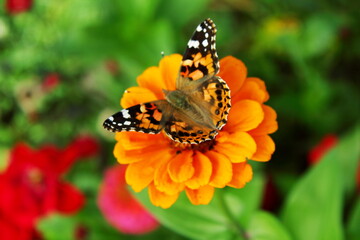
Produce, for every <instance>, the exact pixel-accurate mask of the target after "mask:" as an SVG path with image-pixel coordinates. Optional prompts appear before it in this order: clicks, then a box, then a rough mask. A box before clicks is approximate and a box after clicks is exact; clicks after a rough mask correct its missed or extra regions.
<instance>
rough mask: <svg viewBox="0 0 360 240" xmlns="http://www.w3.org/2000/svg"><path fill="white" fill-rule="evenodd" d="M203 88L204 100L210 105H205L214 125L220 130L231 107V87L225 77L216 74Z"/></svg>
mask: <svg viewBox="0 0 360 240" xmlns="http://www.w3.org/2000/svg"><path fill="white" fill-rule="evenodd" d="M201 89H202V92H203V101H204V102H205V103H208V107H206V106H205V107H206V108H208V109H209V111H210V115H211V118H212V120H213V125H214V126H216V129H218V130H220V129H221V128H222V127H223V126H224V125H225V124H226V122H227V116H228V114H229V111H230V108H231V101H230V100H231V98H230V88H229V86H228V85H227V84H226V82H225V81H224V80H223V79H221V78H220V77H218V76H214V77H213V78H211V79H210V80H208V81H206V82H205V83H204V84H203V85H202V87H201ZM205 107H204V108H205Z"/></svg>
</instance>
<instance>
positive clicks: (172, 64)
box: [159, 54, 182, 90]
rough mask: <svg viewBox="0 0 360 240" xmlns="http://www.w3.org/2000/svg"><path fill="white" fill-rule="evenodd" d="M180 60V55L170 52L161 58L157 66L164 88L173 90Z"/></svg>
mask: <svg viewBox="0 0 360 240" xmlns="http://www.w3.org/2000/svg"><path fill="white" fill-rule="evenodd" d="M181 60H182V56H181V55H180V54H171V55H168V56H165V57H163V58H162V59H161V61H160V64H159V67H160V72H161V74H162V79H163V81H164V84H165V89H166V90H175V83H176V79H177V77H178V75H179V71H180V64H181Z"/></svg>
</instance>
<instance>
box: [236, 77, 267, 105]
mask: <svg viewBox="0 0 360 240" xmlns="http://www.w3.org/2000/svg"><path fill="white" fill-rule="evenodd" d="M242 99H250V100H254V101H257V102H259V103H263V102H266V101H267V100H268V99H269V93H268V92H267V91H266V87H265V83H264V81H263V80H261V79H259V78H247V79H246V81H245V83H244V84H243V85H242V87H241V89H240V90H239V91H238V92H237V94H236V95H234V96H233V98H232V99H231V101H232V102H233V103H235V102H237V101H240V100H242Z"/></svg>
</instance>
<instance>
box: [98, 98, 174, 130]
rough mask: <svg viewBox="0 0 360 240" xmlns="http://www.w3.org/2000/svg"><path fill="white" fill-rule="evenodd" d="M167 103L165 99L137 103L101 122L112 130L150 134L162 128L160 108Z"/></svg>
mask: <svg viewBox="0 0 360 240" xmlns="http://www.w3.org/2000/svg"><path fill="white" fill-rule="evenodd" d="M164 105H168V103H167V102H166V101H165V100H159V101H154V102H149V103H142V104H138V105H135V106H132V107H129V108H126V109H123V110H121V111H120V112H117V113H115V114H114V115H112V116H111V117H109V118H108V119H106V120H105V121H104V123H103V126H104V128H106V129H107V130H109V131H112V132H124V131H136V132H144V133H150V134H156V133H159V132H160V131H161V130H162V128H163V127H162V126H163V124H162V122H163V120H164V119H163V114H162V110H161V109H162V108H163V106H164Z"/></svg>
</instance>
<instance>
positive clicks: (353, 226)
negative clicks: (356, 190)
mask: <svg viewBox="0 0 360 240" xmlns="http://www.w3.org/2000/svg"><path fill="white" fill-rule="evenodd" d="M359 226H360V197H358V199H357V202H356V205H355V207H354V210H353V211H352V215H351V216H350V221H349V224H348V226H347V239H349V240H358V239H360V227H359Z"/></svg>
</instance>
